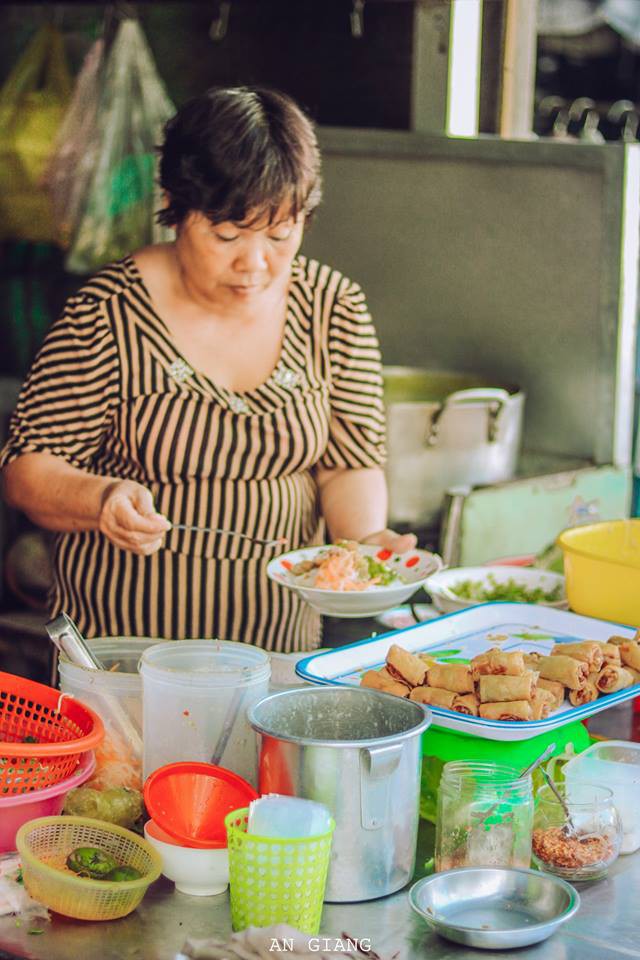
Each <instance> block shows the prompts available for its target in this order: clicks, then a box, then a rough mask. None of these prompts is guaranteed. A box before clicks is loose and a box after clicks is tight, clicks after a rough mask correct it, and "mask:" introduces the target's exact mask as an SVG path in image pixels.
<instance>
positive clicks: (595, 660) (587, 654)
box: [551, 640, 603, 673]
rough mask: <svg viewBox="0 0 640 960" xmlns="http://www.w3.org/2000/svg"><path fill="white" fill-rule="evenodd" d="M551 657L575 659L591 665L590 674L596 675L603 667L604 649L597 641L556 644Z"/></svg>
mask: <svg viewBox="0 0 640 960" xmlns="http://www.w3.org/2000/svg"><path fill="white" fill-rule="evenodd" d="M551 656H552V657H555V656H560V657H573V658H574V660H581V661H582V662H583V663H588V664H589V673H596V672H597V671H598V670H600V669H601V667H602V660H603V656H602V648H601V646H600V644H599V643H596V641H595V640H583V641H581V642H580V643H556V644H554V646H553V649H552V650H551Z"/></svg>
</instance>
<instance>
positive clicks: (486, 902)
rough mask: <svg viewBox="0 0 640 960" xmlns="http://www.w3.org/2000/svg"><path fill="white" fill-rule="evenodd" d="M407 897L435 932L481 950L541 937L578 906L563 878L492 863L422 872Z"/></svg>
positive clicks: (548, 934) (513, 944)
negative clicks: (424, 873)
mask: <svg viewBox="0 0 640 960" xmlns="http://www.w3.org/2000/svg"><path fill="white" fill-rule="evenodd" d="M409 901H410V903H411V906H412V907H413V909H414V910H415V911H416V913H419V914H420V916H421V917H422V918H423V919H424V920H426V921H427V923H428V924H429V926H430V927H432V928H433V929H434V930H435V931H436V932H437V933H439V934H440V936H442V937H446V939H447V940H453V941H454V942H455V943H465V944H467V945H469V946H471V947H481V948H484V949H486V950H508V949H510V948H511V947H526V946H529V944H532V943H539V942H540V941H541V940H546V939H547V937H550V936H551V934H552V933H555V931H556V930H557V929H558V927H559V926H560V925H561V924H563V923H565V922H566V921H567V920H568V919H569V918H570V917H572V916H573V915H574V913H575V912H576V910H578V908H579V906H580V897H579V896H578V894H577V892H576V891H575V890H574V889H573V887H572V886H571V885H570V884H569V883H567V882H566V880H561V879H560V878H559V877H553V876H551V875H550V874H548V873H539V872H538V871H537V870H515V869H507V868H497V867H467V868H465V869H462V870H447V871H446V872H444V873H437V874H435V875H434V876H432V877H425V878H424V879H423V880H419V881H418V882H417V883H415V884H414V885H413V886H412V888H411V890H410V891H409Z"/></svg>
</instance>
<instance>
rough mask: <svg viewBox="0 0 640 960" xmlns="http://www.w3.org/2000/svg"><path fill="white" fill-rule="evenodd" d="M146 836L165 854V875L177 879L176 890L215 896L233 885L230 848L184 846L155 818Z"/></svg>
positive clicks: (192, 894) (161, 853)
mask: <svg viewBox="0 0 640 960" xmlns="http://www.w3.org/2000/svg"><path fill="white" fill-rule="evenodd" d="M144 835H145V838H146V839H147V840H148V842H149V843H150V844H151V846H152V847H154V848H155V849H156V850H157V851H158V853H159V854H160V856H161V857H162V874H163V876H165V877H167V879H168V880H173V882H174V883H175V885H176V890H179V891H180V893H188V894H189V895H190V896H192V897H213V896H215V895H216V894H218V893H224V891H225V890H226V889H227V887H228V885H229V854H228V851H227V848H226V847H215V848H207V849H203V848H196V847H181V846H180V844H179V843H177V841H175V840H174V839H173V838H172V837H170V836H169V834H168V833H165V832H164V830H161V829H160V827H159V826H158V824H157V823H155V822H154V821H153V820H147V822H146V823H145V825H144Z"/></svg>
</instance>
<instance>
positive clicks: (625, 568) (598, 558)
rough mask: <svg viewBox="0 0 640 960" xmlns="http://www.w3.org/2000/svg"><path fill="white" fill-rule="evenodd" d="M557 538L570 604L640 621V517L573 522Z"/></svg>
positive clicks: (635, 623)
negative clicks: (586, 522) (560, 549)
mask: <svg viewBox="0 0 640 960" xmlns="http://www.w3.org/2000/svg"><path fill="white" fill-rule="evenodd" d="M557 543H558V545H559V546H560V547H561V548H562V551H563V553H564V574H565V578H566V588H567V598H568V600H569V606H570V607H571V609H572V610H575V612H576V613H582V614H585V616H588V617H599V618H601V619H603V620H615V621H616V622H618V623H626V624H629V625H630V626H633V627H640V519H636V520H609V521H607V522H605V523H594V524H590V525H589V526H586V527H573V528H572V529H570V530H564V531H563V532H562V533H561V534H560V536H559V537H558V540H557Z"/></svg>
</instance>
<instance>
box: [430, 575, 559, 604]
mask: <svg viewBox="0 0 640 960" xmlns="http://www.w3.org/2000/svg"><path fill="white" fill-rule="evenodd" d="M425 590H427V592H428V593H429V594H431V598H432V600H433V603H434V605H435V606H436V607H437V608H438V610H440V612H441V613H455V612H456V610H464V609H465V608H467V607H475V606H476V605H477V604H479V603H491V602H511V603H514V602H516V603H538V604H541V605H542V606H545V607H555V608H556V609H558V610H566V609H567V608H568V606H569V604H568V602H567V594H566V590H565V583H564V577H563V576H561V575H560V574H559V573H549V572H548V571H547V570H534V569H528V568H525V567H503V566H487V567H452V568H450V569H449V570H440V571H439V572H437V573H435V574H434V575H433V576H431V577H429V578H428V580H427V582H426V583H425Z"/></svg>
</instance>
